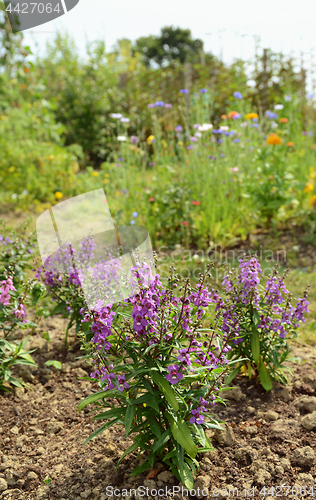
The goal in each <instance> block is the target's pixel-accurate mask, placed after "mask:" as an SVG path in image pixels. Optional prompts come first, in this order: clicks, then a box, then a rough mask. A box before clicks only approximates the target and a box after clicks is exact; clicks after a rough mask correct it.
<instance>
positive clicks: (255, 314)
mask: <svg viewBox="0 0 316 500" xmlns="http://www.w3.org/2000/svg"><path fill="white" fill-rule="evenodd" d="M253 317H254V323H255V325H256V326H257V325H259V323H260V316H259V313H258V311H257V309H254V311H253Z"/></svg>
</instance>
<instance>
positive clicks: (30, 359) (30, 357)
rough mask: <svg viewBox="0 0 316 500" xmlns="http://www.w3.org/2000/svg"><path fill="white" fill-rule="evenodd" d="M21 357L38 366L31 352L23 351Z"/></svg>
mask: <svg viewBox="0 0 316 500" xmlns="http://www.w3.org/2000/svg"><path fill="white" fill-rule="evenodd" d="M19 357H20V358H22V359H25V361H28V362H29V364H32V365H33V366H37V364H36V363H35V361H34V359H33V358H32V356H30V354H29V353H28V352H21V353H20V354H19Z"/></svg>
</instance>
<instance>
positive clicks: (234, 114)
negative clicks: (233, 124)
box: [227, 111, 239, 120]
mask: <svg viewBox="0 0 316 500" xmlns="http://www.w3.org/2000/svg"><path fill="white" fill-rule="evenodd" d="M238 114H239V113H237V111H230V112H229V113H228V115H227V116H228V118H229V119H230V120H231V119H232V118H234V116H236V115H238Z"/></svg>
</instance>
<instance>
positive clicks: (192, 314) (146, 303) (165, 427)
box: [79, 267, 235, 490]
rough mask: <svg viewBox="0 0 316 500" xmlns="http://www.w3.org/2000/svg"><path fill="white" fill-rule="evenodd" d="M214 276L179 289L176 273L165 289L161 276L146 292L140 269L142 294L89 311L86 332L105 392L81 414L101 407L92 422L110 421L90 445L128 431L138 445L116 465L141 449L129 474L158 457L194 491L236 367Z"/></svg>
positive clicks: (90, 400)
mask: <svg viewBox="0 0 316 500" xmlns="http://www.w3.org/2000/svg"><path fill="white" fill-rule="evenodd" d="M208 276H209V271H207V273H206V274H205V275H203V276H201V277H200V280H199V282H198V284H197V285H196V286H194V287H193V286H191V285H190V283H189V281H186V282H185V283H184V284H182V285H181V286H179V278H178V277H177V274H175V272H174V270H173V269H171V272H170V276H169V279H168V283H167V285H166V286H163V285H162V283H161V282H160V279H159V275H156V276H155V277H153V279H152V282H151V284H150V285H149V286H144V285H143V284H142V283H143V280H142V270H141V269H140V268H139V267H135V268H134V277H135V279H136V281H137V282H138V284H139V292H138V293H136V294H135V295H134V296H133V297H131V298H130V299H128V300H126V301H123V302H122V303H121V304H120V305H116V307H114V306H113V305H111V304H109V305H106V306H104V307H100V308H99V309H95V310H91V311H88V310H87V311H86V313H85V316H84V319H83V330H84V332H83V333H82V334H81V339H82V347H83V348H84V349H85V350H86V352H87V353H88V354H87V357H88V358H89V357H90V359H91V358H92V361H91V362H92V365H93V371H92V373H91V377H92V378H93V379H97V380H98V382H99V385H100V388H101V391H100V392H98V393H96V394H93V395H91V396H89V397H88V398H86V399H85V400H84V401H82V402H81V403H80V405H79V410H82V409H83V408H84V407H86V406H87V405H89V404H92V403H96V404H97V406H98V409H99V410H101V413H99V414H97V415H95V416H94V417H93V419H94V420H98V421H99V420H106V422H105V423H103V424H102V426H101V427H100V428H99V429H98V430H96V431H94V432H93V433H92V434H91V435H90V436H89V438H88V439H87V440H86V442H88V441H90V440H91V439H92V438H94V437H95V436H97V435H99V434H100V433H101V432H102V431H104V430H105V429H108V428H109V427H111V426H113V425H115V424H119V425H122V426H124V427H125V436H126V437H128V436H132V437H133V444H132V445H131V446H130V447H129V448H128V449H127V450H126V451H125V452H124V453H123V455H122V456H121V458H120V460H119V461H118V465H119V464H120V463H121V462H122V460H123V459H124V457H126V456H127V455H128V454H129V453H132V452H133V451H135V450H137V449H139V448H140V449H141V451H145V460H144V461H143V463H142V464H141V465H139V466H138V467H136V469H135V470H134V471H133V472H132V474H131V475H137V474H140V473H142V472H144V471H146V470H147V469H148V468H149V467H152V466H153V465H154V463H155V461H156V460H158V459H159V460H162V461H163V463H165V464H166V466H168V467H169V468H170V470H171V471H172V472H173V474H174V475H175V476H176V477H177V478H178V479H179V480H181V481H182V482H183V483H184V484H185V485H186V487H187V488H189V489H190V490H191V489H192V488H193V476H194V475H196V469H198V468H199V464H198V461H197V458H198V456H199V455H200V454H202V453H204V452H207V451H210V450H212V449H213V447H212V444H211V442H210V440H209V439H208V438H207V436H206V434H205V430H206V429H208V428H220V425H219V423H218V422H217V421H216V420H215V419H214V417H213V415H212V408H213V406H214V404H215V403H216V402H219V401H220V402H223V400H222V398H221V396H220V394H219V391H220V390H221V389H222V388H223V379H224V375H225V373H226V371H227V369H228V367H229V365H230V364H232V363H233V361H229V360H228V358H227V354H228V353H229V351H230V350H231V346H230V343H231V340H232V339H233V338H234V337H235V334H234V332H233V331H232V330H231V331H230V332H229V333H227V332H226V331H225V330H224V329H223V328H222V324H223V321H224V315H223V313H222V310H221V311H219V310H216V311H214V308H213V311H212V309H210V308H209V306H210V305H211V304H215V305H216V304H217V303H218V300H219V296H218V294H217V292H216V291H215V290H213V289H208V287H207V286H206V283H205V280H206V278H207V277H208ZM114 401H115V403H114ZM92 411H95V410H92Z"/></svg>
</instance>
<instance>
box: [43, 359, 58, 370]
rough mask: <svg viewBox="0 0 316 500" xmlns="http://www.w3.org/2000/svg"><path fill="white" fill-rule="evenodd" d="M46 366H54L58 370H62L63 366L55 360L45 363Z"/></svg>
mask: <svg viewBox="0 0 316 500" xmlns="http://www.w3.org/2000/svg"><path fill="white" fill-rule="evenodd" d="M45 365H46V366H53V367H54V368H57V369H58V370H61V367H62V364H61V362H60V361H56V360H54V359H49V360H48V361H46V363H45Z"/></svg>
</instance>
